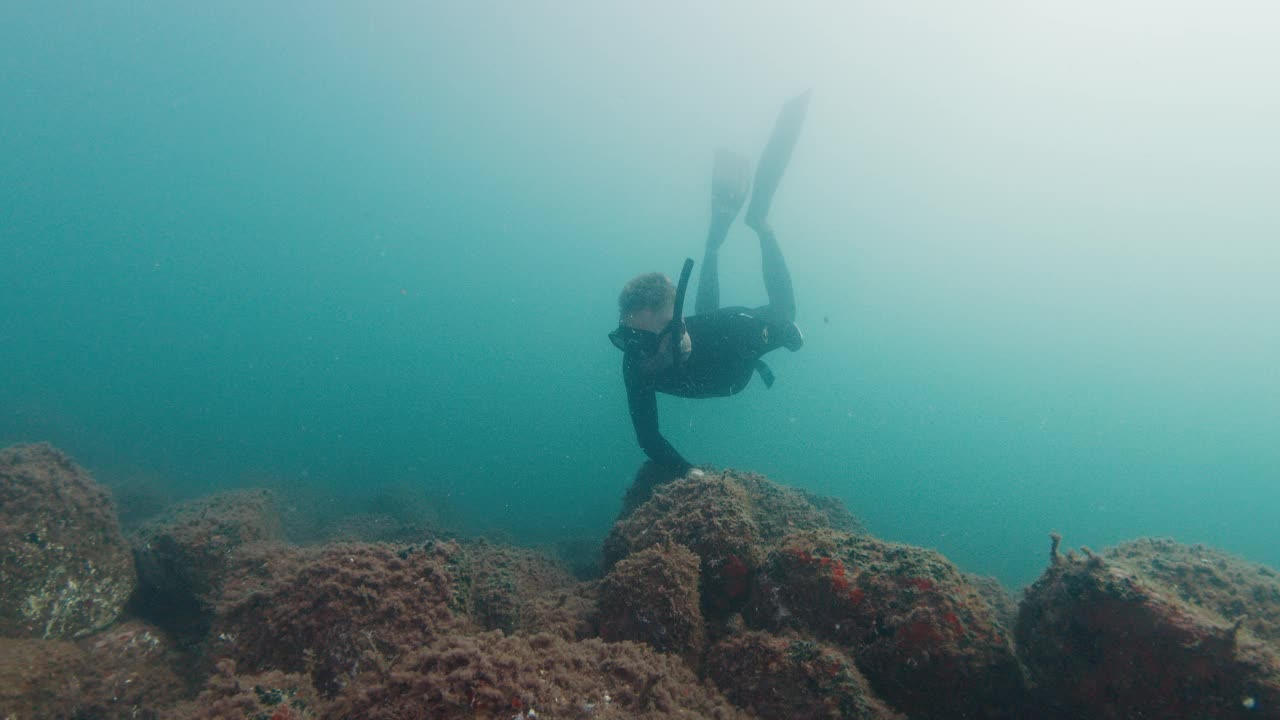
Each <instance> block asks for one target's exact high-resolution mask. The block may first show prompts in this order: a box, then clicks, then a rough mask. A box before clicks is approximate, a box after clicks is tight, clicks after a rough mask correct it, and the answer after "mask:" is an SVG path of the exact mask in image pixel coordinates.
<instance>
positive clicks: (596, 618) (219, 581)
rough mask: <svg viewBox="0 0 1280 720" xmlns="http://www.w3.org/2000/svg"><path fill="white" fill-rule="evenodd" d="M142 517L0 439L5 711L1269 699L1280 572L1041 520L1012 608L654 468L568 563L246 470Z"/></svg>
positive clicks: (900, 558)
mask: <svg viewBox="0 0 1280 720" xmlns="http://www.w3.org/2000/svg"><path fill="white" fill-rule="evenodd" d="M146 514H147V513H144V512H142V511H140V509H139V506H130V503H128V502H125V503H122V505H121V507H120V508H119V509H117V507H116V505H115V503H114V501H113V500H112V496H111V494H110V493H109V492H107V491H106V490H105V489H104V488H103V487H101V486H100V485H99V484H98V483H96V482H95V481H94V479H93V478H92V477H91V476H90V475H89V473H87V472H86V471H85V470H84V469H83V468H81V467H79V466H78V465H76V464H75V463H74V462H73V461H72V460H71V459H69V458H68V457H67V456H66V455H64V454H63V453H61V452H59V451H58V450H56V449H54V448H52V447H50V446H48V445H21V446H14V447H10V448H7V449H4V450H0V541H2V543H0V549H2V552H3V555H0V717H2V718H4V719H5V720H9V719H10V718H12V719H17V718H77V719H87V718H166V719H168V718H177V719H184V718H254V719H263V720H286V719H299V720H300V719H302V718H333V719H336V718H352V719H355V718H361V719H363V718H369V719H379V718H387V719H390V718H397V719H407V718H501V719H502V720H508V719H511V718H534V717H537V718H548V719H550V718H632V717H635V718H654V719H656V718H703V717H706V718H753V717H754V718H921V719H930V718H939V719H941V718H1047V719H1049V720H1056V719H1067V718H1236V717H1239V718H1280V576H1278V575H1277V573H1276V571H1274V570H1272V569H1270V568H1267V567H1264V566H1260V565H1255V564H1251V563H1247V562H1244V561H1241V560H1239V559H1236V558H1233V557H1230V556H1228V555H1225V554H1223V553H1221V552H1218V551H1216V550H1213V549H1210V548H1207V547H1203V546H1190V547H1189V546H1185V545H1179V544H1177V543H1174V542H1172V541H1168V540H1135V541H1133V542H1129V543H1125V544H1123V545H1120V546H1118V547H1115V548H1111V549H1108V550H1105V551H1102V552H1093V551H1090V550H1088V549H1085V548H1082V549H1081V551H1080V552H1078V553H1077V552H1065V553H1064V552H1061V551H1060V548H1059V543H1060V541H1059V539H1058V538H1057V537H1056V536H1055V537H1054V538H1053V539H1052V541H1051V542H1049V543H1046V547H1048V548H1049V549H1050V551H1049V552H1048V553H1046V556H1045V560H1046V567H1045V571H1044V573H1043V575H1042V576H1041V577H1040V578H1039V580H1037V581H1036V582H1035V583H1034V584H1033V585H1032V586H1031V587H1029V588H1027V589H1026V590H1025V591H1024V592H1023V593H1021V596H1020V597H1016V598H1015V597H1014V596H1012V595H1011V594H1010V593H1009V592H1008V591H1007V590H1005V589H1004V588H1002V587H1001V586H1000V585H999V584H998V583H996V582H994V581H993V580H991V579H989V578H981V577H975V576H972V575H968V574H965V573H964V572H962V571H961V570H959V569H958V568H957V567H956V566H955V565H953V564H952V563H951V562H950V561H948V560H947V559H946V558H945V557H943V556H942V555H940V554H938V553H937V552H934V551H932V550H927V549H924V548H918V547H912V546H908V545H900V544H896V543H890V542H886V541H883V540H880V539H878V538H875V537H872V536H870V535H869V534H867V533H866V532H865V531H864V530H863V528H862V527H861V526H860V525H859V524H858V522H857V521H856V519H855V518H854V516H853V515H852V514H850V513H849V512H848V511H847V510H846V509H845V508H843V507H842V506H841V505H840V504H839V503H836V502H833V501H831V500H829V499H825V498H818V497H814V496H811V495H808V494H806V493H803V492H801V491H798V490H794V489H791V488H786V487H783V486H780V485H777V484H775V483H773V482H771V481H769V480H768V479H766V478H764V477H761V476H759V475H755V474H751V473H746V472H738V471H732V470H726V471H714V472H710V471H709V472H707V474H706V475H704V476H702V477H700V478H685V479H673V478H670V477H667V476H664V475H663V474H662V473H661V472H660V471H658V470H656V469H655V468H653V467H651V466H647V465H646V466H644V467H642V468H641V470H640V471H639V473H637V476H636V478H635V482H634V483H633V485H632V488H631V490H630V491H629V492H628V494H627V497H626V498H625V499H624V501H623V503H622V510H621V512H620V514H619V517H618V519H617V522H616V523H615V525H614V527H613V529H612V531H611V532H610V533H609V535H608V537H607V538H606V539H605V540H604V542H603V544H602V545H597V546H594V547H591V548H590V549H589V552H586V553H583V552H581V550H579V552H577V553H576V554H573V555H566V554H565V552H564V551H563V549H562V550H561V551H560V552H555V551H550V552H539V551H536V550H533V549H528V548H520V547H513V546H509V545H503V544H496V543H492V542H486V541H484V540H480V539H465V538H460V537H456V536H454V535H452V534H451V533H450V532H448V530H447V529H446V528H441V527H438V526H435V525H434V524H432V523H430V522H425V521H424V522H423V523H421V524H412V523H410V524H408V525H406V523H405V522H404V521H403V519H402V518H396V517H391V516H388V515H383V514H379V513H368V512H363V513H358V514H352V515H349V516H341V517H332V516H330V517H326V518H325V519H324V520H323V521H321V520H319V519H318V518H319V516H318V515H308V514H307V512H306V510H305V508H304V509H303V510H301V511H299V509H298V508H297V506H296V505H295V504H293V501H292V500H291V501H290V505H289V509H288V511H287V512H286V511H284V510H282V503H281V502H280V499H279V497H278V495H277V494H276V493H274V492H272V491H268V490H241V491H236V492H231V493H225V494H221V495H216V496H213V497H207V498H201V499H198V500H195V501H192V502H187V503H184V504H181V505H177V506H173V507H168V508H166V509H164V511H163V512H160V513H158V514H154V513H152V514H151V516H150V517H147V518H146V519H142V517H143V516H144V515H146ZM121 517H124V518H126V520H127V521H128V523H127V526H126V527H123V528H122V526H121V521H120V518H121Z"/></svg>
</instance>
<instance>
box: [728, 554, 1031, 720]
mask: <svg viewBox="0 0 1280 720" xmlns="http://www.w3.org/2000/svg"><path fill="white" fill-rule="evenodd" d="M747 617H748V621H749V622H751V623H752V624H753V625H754V626H757V627H763V628H767V629H775V630H778V629H786V628H790V629H796V630H800V631H803V632H809V633H812V634H813V635H815V636H816V637H818V638H821V639H824V640H826V641H829V642H833V643H835V644H837V645H838V646H840V647H842V648H845V649H846V650H847V651H848V652H850V653H851V654H852V655H853V657H854V659H855V661H856V662H857V665H858V668H859V669H860V670H861V671H862V673H863V674H864V675H866V677H867V679H868V680H870V682H871V684H872V686H873V687H874V688H875V690H876V692H877V693H878V694H879V695H880V696H881V697H883V698H884V699H885V700H886V701H888V702H889V703H891V704H892V705H893V707H894V708H896V709H898V710H901V711H903V712H905V713H907V714H908V715H910V716H911V717H913V718H917V717H918V718H956V717H1016V716H1017V712H1018V709H1019V708H1020V706H1021V703H1022V701H1023V698H1024V692H1025V690H1024V686H1023V681H1022V676H1021V673H1020V671H1019V668H1018V664H1017V661H1016V660H1015V658H1014V655H1013V651H1012V648H1011V646H1010V642H1009V638H1008V633H1007V632H1006V630H1005V628H1004V627H1003V626H1002V625H1001V624H1000V622H999V620H998V619H997V617H996V613H995V611H994V610H993V609H992V608H991V606H990V605H989V604H988V603H987V602H986V601H985V600H984V599H983V598H982V596H981V594H980V593H979V592H978V591H977V590H976V589H974V588H973V587H972V586H971V585H970V584H969V583H968V582H967V581H966V580H965V578H964V576H963V575H962V574H961V573H960V572H959V571H958V570H957V569H956V568H955V566H954V565H952V564H951V563H950V562H948V561H947V560H946V558H944V557H942V556H941V555H939V554H938V553H936V552H934V551H932V550H926V549H923V548H917V547H912V546H909V545H899V544H895V543H888V542H884V541H882V540H877V539H875V538H871V537H867V536H860V535H850V534H848V533H841V532H835V531H829V530H828V531H817V532H803V533H796V534H794V535H791V536H789V537H787V538H786V539H785V540H784V541H783V542H782V543H780V544H779V545H778V546H777V547H776V549H775V550H774V551H773V552H772V553H771V554H770V557H769V562H768V563H767V565H766V566H765V568H764V570H763V573H762V575H761V576H760V578H759V583H758V586H757V588H756V592H755V594H754V596H753V598H752V602H751V604H750V606H749V608H748V613H747ZM940 697H945V698H947V702H945V703H940V702H939V701H938V698H940Z"/></svg>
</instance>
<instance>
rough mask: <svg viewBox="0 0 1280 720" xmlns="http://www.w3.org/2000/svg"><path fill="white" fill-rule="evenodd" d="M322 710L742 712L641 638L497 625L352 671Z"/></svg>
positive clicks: (686, 719)
mask: <svg viewBox="0 0 1280 720" xmlns="http://www.w3.org/2000/svg"><path fill="white" fill-rule="evenodd" d="M328 717H331V718H335V719H336V718H361V719H362V720H392V719H394V718H431V719H432V720H464V719H470V718H494V719H498V718H501V719H502V720H506V719H507V718H522V719H525V720H528V719H531V718H584V719H585V718H590V719H593V720H622V719H623V718H627V719H628V720H730V719H731V718H743V719H744V720H749V719H750V718H751V716H750V715H749V714H747V713H745V712H741V711H738V710H736V709H735V708H734V707H733V706H732V705H730V704H729V703H728V702H727V701H726V700H725V698H724V696H723V695H721V694H720V692H719V691H718V690H716V689H715V688H714V687H711V686H710V685H709V684H707V683H703V682H701V681H699V679H698V677H697V675H696V674H695V673H694V672H693V671H692V670H691V669H690V668H688V667H687V666H685V665H684V664H683V663H681V662H680V660H678V659H677V658H675V657H672V656H669V655H663V654H660V653H657V652H655V651H654V650H653V649H652V648H649V647H647V646H645V645H639V644H636V643H630V642H619V643H606V642H602V641H601V640H598V639H596V640H584V641H581V642H567V641H565V640H562V639H560V638H557V637H553V636H551V635H534V636H531V637H525V636H514V637H504V636H503V635H502V633H500V632H497V631H494V632H489V633H483V634H480V635H450V636H445V637H440V638H437V639H436V640H435V641H433V642H431V643H430V644H428V645H426V646H424V647H421V648H418V649H415V650H414V651H413V652H411V653H409V654H407V655H405V656H403V657H400V658H398V659H397V660H396V661H395V662H394V663H393V664H392V665H391V666H390V667H387V668H385V669H373V670H371V671H370V672H366V673H362V674H361V675H360V676H359V677H358V678H357V679H356V681H355V682H354V683H353V684H352V685H351V686H349V687H348V688H346V689H345V690H344V691H343V692H342V693H341V694H340V695H339V696H338V697H337V698H336V699H335V701H334V706H333V707H332V708H331V709H330V711H329V713H328Z"/></svg>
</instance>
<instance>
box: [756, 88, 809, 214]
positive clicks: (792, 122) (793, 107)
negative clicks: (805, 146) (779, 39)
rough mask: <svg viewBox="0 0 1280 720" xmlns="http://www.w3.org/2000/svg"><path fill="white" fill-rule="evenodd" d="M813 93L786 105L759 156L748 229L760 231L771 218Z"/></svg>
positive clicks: (802, 95) (807, 92) (801, 95)
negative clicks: (770, 207) (783, 176)
mask: <svg viewBox="0 0 1280 720" xmlns="http://www.w3.org/2000/svg"><path fill="white" fill-rule="evenodd" d="M811 94H812V91H809V90H806V91H805V92H804V93H802V94H800V95H797V96H796V97H794V98H792V99H791V100H789V101H787V104H786V105H783V106H782V111H781V112H779V113H778V120H777V122H775V123H774V125H773V134H771V135H770V136H769V142H768V144H767V145H765V146H764V152H763V153H761V154H760V163H759V164H758V165H757V166H756V182H755V190H754V191H753V192H752V193H751V204H750V205H748V206H747V216H746V217H745V218H743V222H745V223H746V224H747V226H748V227H751V228H758V227H759V226H760V225H762V224H763V223H764V222H765V220H766V219H767V218H768V217H769V206H770V205H771V204H772V203H773V193H774V192H775V191H777V189H778V184H779V183H780V182H782V175H783V173H785V172H786V170H787V163H788V162H790V161H791V150H792V149H793V148H795V146H796V138H798V137H799V136H800V128H801V127H802V126H803V125H804V116H805V113H806V112H807V111H808V109H809V96H810V95H811Z"/></svg>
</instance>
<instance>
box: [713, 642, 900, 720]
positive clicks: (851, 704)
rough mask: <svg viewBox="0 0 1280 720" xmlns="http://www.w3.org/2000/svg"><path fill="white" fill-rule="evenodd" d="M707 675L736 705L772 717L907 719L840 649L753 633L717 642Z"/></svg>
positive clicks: (779, 719)
mask: <svg viewBox="0 0 1280 720" xmlns="http://www.w3.org/2000/svg"><path fill="white" fill-rule="evenodd" d="M707 674H708V675H709V676H710V677H711V678H712V679H713V680H714V681H715V683H716V685H718V686H719V687H720V688H721V689H722V690H723V691H724V694H725V696H726V697H728V698H729V700H730V701H732V702H733V704H735V705H737V706H739V707H742V708H746V709H747V710H750V711H751V712H754V713H755V714H756V715H757V716H759V717H761V718H765V719H766V720H774V719H776V720H891V719H894V720H902V719H903V717H904V716H903V715H901V714H899V713H897V712H895V711H893V710H891V709H890V708H889V707H888V706H887V705H885V704H884V702H883V701H881V700H880V699H879V698H877V697H876V696H875V694H874V693H873V692H872V691H871V688H870V687H869V686H868V685H867V681H866V680H865V679H864V678H863V677H862V674H861V673H860V672H858V668H857V667H855V666H854V663H853V661H852V660H851V659H850V658H849V657H848V656H847V655H846V654H845V653H843V652H841V651H840V650H839V649H837V648H834V647H831V646H830V645H825V644H823V643H819V642H814V641H812V640H804V639H801V638H797V637H781V636H778V635H771V634H769V633H763V632H756V631H748V632H744V633H741V634H739V635H734V636H731V637H729V638H727V639H725V640H723V641H721V642H720V643H718V644H716V645H715V646H714V647H713V648H712V649H711V652H710V653H709V654H708V656H707Z"/></svg>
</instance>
